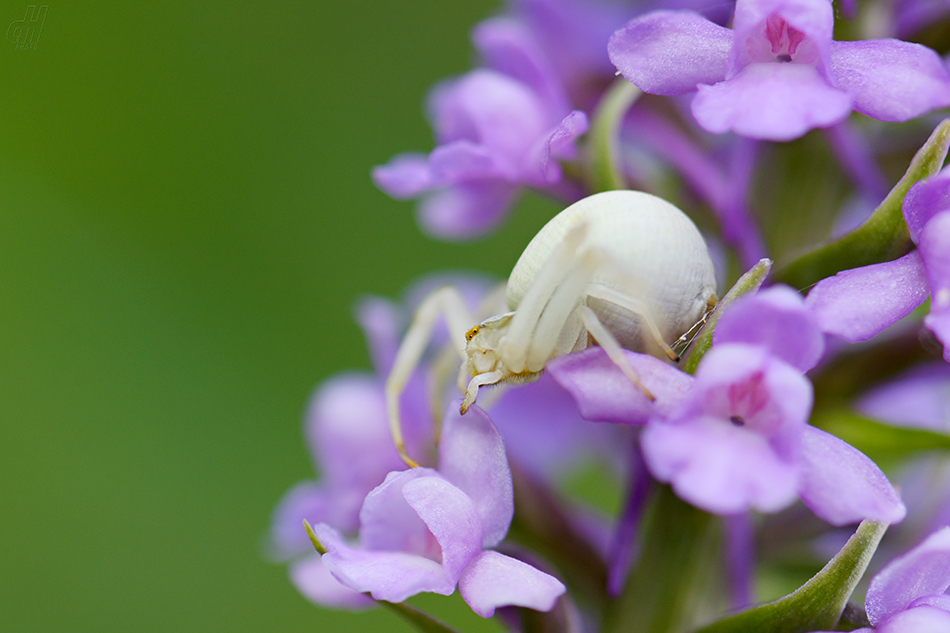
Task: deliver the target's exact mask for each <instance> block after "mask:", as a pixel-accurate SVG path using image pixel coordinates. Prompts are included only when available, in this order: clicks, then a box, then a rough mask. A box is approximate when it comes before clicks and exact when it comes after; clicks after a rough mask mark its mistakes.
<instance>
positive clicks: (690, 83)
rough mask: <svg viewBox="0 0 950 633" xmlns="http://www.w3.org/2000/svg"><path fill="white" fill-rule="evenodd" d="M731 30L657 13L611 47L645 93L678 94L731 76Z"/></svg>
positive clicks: (681, 14)
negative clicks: (728, 67)
mask: <svg viewBox="0 0 950 633" xmlns="http://www.w3.org/2000/svg"><path fill="white" fill-rule="evenodd" d="M731 46H732V31H730V30H729V29H726V28H723V27H721V26H718V25H716V24H713V23H712V22H710V21H709V20H707V19H706V18H704V17H703V16H701V15H699V14H698V13H694V12H692V11H654V12H653V13H648V14H647V15H644V16H642V17H640V18H637V19H635V20H632V21H630V22H628V23H627V25H626V26H624V27H623V28H622V29H620V30H618V31H617V32H616V33H614V34H613V35H612V36H611V38H610V42H609V43H608V44H607V52H608V54H609V55H610V61H612V62H613V63H614V65H615V66H616V67H617V69H618V70H620V72H621V74H623V76H624V77H626V78H627V79H628V80H629V81H631V82H632V83H633V84H635V85H636V86H637V87H639V88H640V89H641V90H643V91H644V92H649V93H652V94H660V95H678V94H685V93H687V92H691V91H693V90H695V89H696V86H697V84H714V83H716V82H718V81H722V80H723V79H724V78H725V76H726V62H727V60H728V57H729V48H730V47H731Z"/></svg>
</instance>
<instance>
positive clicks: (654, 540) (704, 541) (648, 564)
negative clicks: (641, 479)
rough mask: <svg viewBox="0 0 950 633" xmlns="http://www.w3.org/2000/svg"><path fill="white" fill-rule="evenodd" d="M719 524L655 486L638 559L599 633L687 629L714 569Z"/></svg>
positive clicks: (662, 632) (667, 489) (667, 632)
mask: <svg viewBox="0 0 950 633" xmlns="http://www.w3.org/2000/svg"><path fill="white" fill-rule="evenodd" d="M718 528H719V523H718V521H716V519H715V517H714V516H712V515H711V514H709V513H707V512H704V511H702V510H699V509H697V508H694V507H693V506H691V505H689V504H687V503H686V502H684V501H681V500H680V499H679V497H677V496H676V495H675V494H674V493H673V490H672V488H670V487H669V486H665V485H658V486H657V487H656V490H655V495H654V498H653V501H652V503H651V505H650V509H649V511H648V512H647V515H646V517H645V520H644V524H643V527H642V529H641V540H640V556H639V558H638V559H637V564H636V566H635V567H634V568H633V569H632V570H631V572H630V577H629V578H628V580H627V584H626V585H625V586H624V589H623V593H621V594H620V596H619V597H618V598H617V599H616V600H614V601H613V602H612V603H611V604H610V606H609V608H608V610H607V612H606V614H605V616H604V624H603V628H602V631H603V632H604V633H677V632H680V631H684V630H687V628H688V627H690V626H691V625H692V624H693V621H694V618H695V615H696V612H697V610H698V608H699V607H701V606H703V605H702V604H701V602H700V600H698V599H697V597H699V596H703V597H705V596H707V595H708V594H709V591H708V588H709V580H710V578H711V576H712V574H713V573H714V572H715V570H716V569H719V567H720V566H721V565H720V564H719V559H718V553H717V545H718V542H719V529H718Z"/></svg>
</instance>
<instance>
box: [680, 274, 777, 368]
mask: <svg viewBox="0 0 950 633" xmlns="http://www.w3.org/2000/svg"><path fill="white" fill-rule="evenodd" d="M771 269H772V260H770V259H760V260H759V263H757V264H756V265H755V266H753V267H752V268H750V269H749V271H748V272H747V273H746V274H744V275H742V276H741V277H739V280H738V281H737V282H736V283H735V285H734V286H733V287H732V288H730V289H729V292H727V293H726V296H725V297H723V298H722V299H721V300H720V301H719V304H718V305H717V306H716V309H715V311H714V312H713V313H712V315H711V316H710V317H709V318H708V319H707V320H706V323H705V324H704V325H703V328H702V329H701V330H700V331H699V334H698V335H697V336H696V340H694V341H693V345H692V347H691V348H690V351H689V356H687V357H686V360H685V361H683V364H682V365H681V368H682V370H683V371H685V372H686V373H687V374H695V373H696V368H697V367H699V361H700V360H701V359H702V357H703V355H704V354H705V353H706V352H708V351H709V348H710V347H712V335H713V330H715V329H716V324H717V323H718V322H719V319H720V317H721V316H722V313H723V311H725V310H726V309H727V308H728V307H729V306H730V305H731V304H732V303H733V302H735V300H736V299H738V298H739V297H741V296H743V295H746V294H749V293H750V292H751V293H754V292H756V291H757V290H758V289H759V288H760V287H761V286H762V284H763V282H765V278H766V277H767V276H768V274H769V271H770V270H771Z"/></svg>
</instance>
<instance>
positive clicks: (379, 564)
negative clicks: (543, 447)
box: [314, 403, 566, 618]
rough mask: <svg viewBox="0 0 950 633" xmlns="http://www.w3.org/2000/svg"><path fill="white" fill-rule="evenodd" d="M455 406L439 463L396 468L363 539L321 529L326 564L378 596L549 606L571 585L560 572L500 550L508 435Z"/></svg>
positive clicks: (508, 510) (373, 497) (366, 519)
mask: <svg viewBox="0 0 950 633" xmlns="http://www.w3.org/2000/svg"><path fill="white" fill-rule="evenodd" d="M457 407H458V405H457V403H456V404H454V405H453V406H452V407H450V408H449V413H448V416H447V419H446V423H445V432H444V434H443V437H442V442H441V443H440V446H439V469H438V470H433V469H430V468H414V469H411V470H404V471H400V472H392V473H390V474H389V475H388V476H387V477H386V480H385V481H384V482H383V483H382V484H381V485H380V486H379V487H377V488H376V489H375V490H373V491H372V492H371V493H370V494H369V495H367V497H366V501H365V502H364V504H363V508H362V510H361V511H360V530H359V539H358V544H357V545H355V546H351V545H349V544H347V543H346V541H345V540H344V539H343V536H342V535H341V534H340V533H339V532H338V531H337V530H336V529H334V528H332V527H330V526H329V525H326V524H319V525H317V526H315V528H314V530H315V532H316V534H317V537H318V538H319V539H320V541H321V543H322V544H323V545H324V546H325V547H326V548H327V553H326V554H324V555H323V557H322V564H323V565H324V566H325V567H326V569H327V570H329V572H330V573H331V574H332V575H333V577H335V578H336V579H337V580H338V581H339V582H340V583H341V584H342V585H344V586H346V587H348V588H350V589H352V590H353V591H357V592H368V593H370V594H371V595H372V596H373V597H374V598H376V599H377V600H387V601H390V602H402V601H404V600H405V599H407V598H409V597H411V596H413V595H416V594H417V593H420V592H433V593H439V594H443V595H449V594H451V593H453V592H454V591H455V587H456V585H458V587H459V590H460V592H461V594H462V597H463V598H464V599H465V601H466V602H467V603H468V604H469V606H471V607H472V609H473V610H474V611H475V612H476V613H478V614H479V615H481V616H482V617H485V618H488V617H491V616H492V614H493V613H494V611H495V608H496V607H499V606H505V605H518V606H524V607H529V608H532V609H537V610H541V611H548V610H550V609H551V608H552V607H553V606H554V603H555V602H556V601H557V599H558V597H560V596H561V595H562V594H563V593H564V591H565V590H566V589H565V587H564V585H563V584H562V583H561V582H560V581H558V580H557V579H555V578H553V577H552V576H550V575H548V574H546V573H544V572H542V571H540V570H538V569H536V568H534V567H532V566H531V565H528V564H526V563H523V562H521V561H519V560H516V559H514V558H511V557H508V556H505V555H503V554H499V553H497V552H494V551H491V550H490V549H489V548H491V547H494V546H495V545H497V544H498V543H500V542H501V540H502V539H503V538H504V537H505V534H506V533H507V531H508V526H509V525H510V523H511V518H512V516H513V514H514V505H513V492H512V484H511V472H510V470H509V469H508V462H507V460H506V458H505V448H504V444H503V442H502V439H501V436H500V435H499V434H498V431H497V430H496V429H495V427H494V425H493V424H492V422H491V420H490V419H489V417H488V416H487V415H486V414H485V413H484V412H483V411H482V410H481V409H479V408H478V407H473V408H472V409H471V410H470V411H469V413H468V414H467V415H466V417H465V419H464V420H463V419H462V418H461V415H460V414H459V413H458V410H457Z"/></svg>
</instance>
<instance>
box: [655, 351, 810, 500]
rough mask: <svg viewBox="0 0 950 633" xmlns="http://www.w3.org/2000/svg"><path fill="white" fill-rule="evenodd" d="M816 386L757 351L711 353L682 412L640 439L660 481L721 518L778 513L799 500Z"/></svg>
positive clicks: (657, 422)
mask: <svg viewBox="0 0 950 633" xmlns="http://www.w3.org/2000/svg"><path fill="white" fill-rule="evenodd" d="M811 401H812V393H811V384H810V383H809V382H808V381H807V380H806V379H805V378H804V376H802V375H801V373H800V372H798V370H796V369H794V368H793V367H791V366H790V365H788V364H786V363H784V362H782V361H781V360H779V359H777V358H774V357H772V356H770V355H769V354H768V353H767V351H766V350H765V348H763V347H759V346H751V345H744V344H738V343H729V344H725V345H717V346H713V348H712V349H711V350H710V351H709V352H708V353H707V354H706V356H705V357H704V358H703V362H702V363H701V364H700V366H699V371H698V372H697V374H696V381H695V382H694V383H693V388H692V389H691V390H690V393H689V396H688V398H687V399H686V400H685V401H684V402H683V405H682V406H681V407H680V408H679V409H678V410H677V411H675V412H674V413H673V414H672V415H671V416H670V418H669V420H668V421H664V420H662V419H658V418H654V419H651V421H650V424H649V425H648V426H647V428H646V429H644V431H643V433H642V434H641V436H640V439H641V445H642V447H643V454H644V458H645V459H646V462H647V466H648V467H649V468H650V472H651V473H652V474H653V476H654V477H656V478H657V479H659V480H661V481H667V482H670V483H671V484H672V486H673V489H674V490H675V491H676V493H677V494H678V495H679V496H680V497H682V498H683V499H685V500H686V501H688V502H690V503H692V504H694V505H696V506H698V507H700V508H703V509H705V510H708V511H710V512H714V513H717V514H737V513H739V512H744V511H745V510H748V509H750V508H756V509H758V510H761V511H763V512H775V511H778V510H780V509H782V508H784V507H785V506H787V505H788V504H790V503H791V502H792V501H793V500H794V499H795V495H796V492H797V488H798V480H799V469H800V466H799V453H800V450H799V445H800V438H801V431H802V429H803V428H804V427H805V425H806V421H807V418H808V413H809V411H810V410H811Z"/></svg>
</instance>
